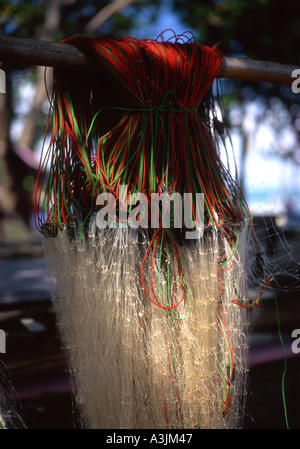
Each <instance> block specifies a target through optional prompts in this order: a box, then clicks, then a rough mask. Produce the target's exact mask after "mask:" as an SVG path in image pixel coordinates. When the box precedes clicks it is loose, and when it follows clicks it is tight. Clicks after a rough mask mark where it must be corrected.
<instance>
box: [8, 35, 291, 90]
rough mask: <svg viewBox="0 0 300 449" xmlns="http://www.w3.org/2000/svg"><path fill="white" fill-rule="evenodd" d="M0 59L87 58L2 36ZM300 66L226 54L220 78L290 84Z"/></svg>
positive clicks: (66, 63)
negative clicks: (227, 55) (293, 74)
mask: <svg viewBox="0 0 300 449" xmlns="http://www.w3.org/2000/svg"><path fill="white" fill-rule="evenodd" d="M0 62H9V63H12V64H25V65H36V66H47V67H68V68H71V69H85V68H87V67H89V66H90V62H89V61H88V59H87V58H86V57H85V56H84V55H83V54H82V53H81V52H80V51H79V50H77V49H76V48H75V47H73V46H72V45H69V44H59V43H55V42H49V41H39V40H34V39H21V38H16V37H8V36H0ZM295 69H299V67H296V66H292V65H287V64H279V63H275V62H266V61H257V60H253V59H244V58H234V57H225V59H224V62H223V64H222V66H221V69H220V72H219V75H218V76H219V78H232V79H240V80H245V81H256V82H267V83H272V84H283V85H291V84H292V82H293V81H294V78H293V77H292V73H293V71H294V70H295Z"/></svg>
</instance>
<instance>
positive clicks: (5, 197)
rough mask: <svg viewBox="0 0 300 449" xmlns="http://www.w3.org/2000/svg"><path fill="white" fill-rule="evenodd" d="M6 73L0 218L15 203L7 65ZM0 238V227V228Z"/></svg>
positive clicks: (0, 118) (0, 104)
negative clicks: (10, 159)
mask: <svg viewBox="0 0 300 449" xmlns="http://www.w3.org/2000/svg"><path fill="white" fill-rule="evenodd" d="M2 70H4V72H5V74H6V93H5V94H0V123H1V126H0V220H1V221H2V219H3V217H4V216H5V215H6V216H10V215H12V214H13V213H14V211H15V209H16V204H17V198H16V194H15V192H13V177H12V176H11V174H10V170H9V166H8V161H7V159H8V153H9V151H11V141H10V135H9V132H10V124H11V118H12V105H11V83H10V76H9V71H8V68H7V67H4V66H2ZM0 239H1V229H0Z"/></svg>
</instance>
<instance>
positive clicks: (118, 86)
mask: <svg viewBox="0 0 300 449" xmlns="http://www.w3.org/2000/svg"><path fill="white" fill-rule="evenodd" d="M1 39H2V38H1ZM1 39H0V59H1V52H2V54H3V52H4V51H3V46H4V44H3V42H4V43H5V41H3V40H2V42H1ZM8 42H9V41H6V44H7V48H8V47H9V45H8ZM45 45H46V44H45ZM46 47H47V48H48V50H49V49H50V48H52V51H53V53H52V55H51V57H50V60H49V59H48V60H47V61H46V60H45V58H46V59H47V58H48V56H49V54H48V55H47V54H46V55H44V56H41V53H42V51H40V50H41V49H40V48H38V45H36V43H35V42H33V44H32V47H31V48H35V49H36V52H35V53H34V54H33V56H32V59H31V61H32V63H35V64H37V63H38V64H40V63H46V62H47V64H48V65H53V66H54V67H55V71H54V88H53V96H52V98H51V107H50V114H49V121H48V124H49V131H50V135H51V139H50V144H49V146H47V147H46V146H45V147H44V151H43V154H42V158H41V163H40V169H39V174H38V178H37V183H36V189H35V209H36V223H37V227H38V229H39V230H40V232H41V233H42V236H43V237H42V239H43V245H44V250H45V257H46V262H47V269H48V274H49V278H50V281H51V291H52V298H53V301H54V304H55V307H56V314H57V321H58V324H59V329H60V333H61V338H62V342H63V347H64V349H65V351H66V354H67V357H68V368H69V371H70V376H71V379H72V385H73V389H74V395H75V398H76V404H77V407H78V409H79V411H80V416H81V422H82V426H84V427H88V428H134V429H137V428H170V429H172V428H237V427H241V426H242V423H243V418H244V413H245V403H246V395H247V371H248V367H247V354H248V337H247V333H248V328H249V323H248V312H249V309H251V308H253V307H255V306H257V305H258V304H259V300H260V297H261V295H262V293H263V291H264V289H265V288H266V286H268V284H269V281H270V280H269V279H268V278H267V277H266V276H265V275H264V271H263V267H262V266H261V267H260V268H261V274H262V275H261V292H260V294H259V295H258V297H257V298H256V300H254V301H252V302H250V301H249V300H248V299H247V297H246V284H247V280H248V276H249V275H250V266H251V262H252V259H253V260H254V261H257V260H258V261H259V260H260V251H259V247H258V243H257V242H256V239H255V236H254V233H253V226H252V219H251V215H250V212H249V210H248V207H247V203H246V201H245V199H244V197H243V195H242V192H241V191H240V189H239V186H238V185H237V183H236V181H235V179H233V177H232V175H231V174H230V172H229V170H228V169H227V168H226V167H225V166H224V164H223V162H222V161H221V158H220V147H223V145H225V140H226V136H227V130H226V127H225V126H224V124H223V123H222V120H220V116H219V115H218V114H217V108H216V104H215V102H216V100H215V96H214V95H213V94H212V88H213V85H214V82H215V80H216V78H217V77H219V76H222V77H225V76H227V77H235V76H237V74H238V73H239V74H240V73H241V72H240V71H242V72H243V70H244V72H243V73H244V75H245V77H246V78H245V79H249V77H250V79H253V77H254V79H257V77H258V76H259V75H258V72H259V70H261V72H260V75H261V78H262V74H264V75H263V76H264V77H265V78H268V79H269V80H271V79H272V80H273V81H270V82H277V81H278V80H280V82H284V83H286V84H288V72H289V70H290V68H287V67H283V66H280V67H279V65H278V66H277V65H276V70H277V72H276V70H273V78H272V76H271V77H270V68H268V67H266V65H265V66H264V65H263V63H262V64H259V63H258V64H256V66H255V69H254V70H252V72H251V70H250V71H249V70H248V72H247V70H245V67H243V64H240V65H239V64H238V62H237V61H236V60H234V59H228V58H224V55H222V53H221V52H220V51H219V50H218V48H217V47H212V48H209V47H207V46H201V45H199V44H198V43H197V42H196V41H195V40H194V39H193V38H187V37H185V41H184V40H183V39H182V37H180V38H179V37H175V39H174V40H173V41H166V42H165V41H154V40H136V39H132V38H123V39H119V40H113V39H92V38H87V37H74V38H70V39H66V40H65V41H64V42H63V43H61V44H50V45H49V46H48V44H47V45H46ZM46 47H45V48H46ZM55 49H57V50H55ZM58 49H59V50H58ZM67 49H68V50H67ZM71 49H72V50H71ZM55 51H58V54H56V53H55ZM4 53H5V52H4ZM7 54H8V53H5V55H7ZM62 54H68V55H69V56H68V58H66V60H63V58H62ZM10 55H11V51H10ZM23 57H24V59H23V60H22V61H20V62H24V60H25V59H26V60H27V61H28V58H27V56H24V55H23ZM43 58H44V59H43ZM51 58H52V63H51ZM55 61H57V62H55ZM71 61H72V62H71ZM49 63H50V64H49ZM265 64H266V63H265ZM254 65H255V64H254ZM74 67H77V68H78V69H79V70H76V71H75V70H74ZM274 68H275V65H274V66H273V69H274ZM268 73H269V75H267V74H268ZM290 76H291V74H290ZM247 77H248V78H247ZM251 77H252V78H251ZM255 77H256V78H255ZM262 80H265V79H262ZM289 82H292V79H290V81H289ZM47 131H48V129H47ZM47 131H46V132H47ZM185 194H187V196H185ZM199 194H200V195H201V198H203V204H202V205H199V204H198V203H197V201H196V200H197V195H199ZM103 195H104V196H103ZM105 195H106V196H105ZM153 195H159V196H160V198H164V199H165V198H167V200H166V204H165V209H164V208H163V205H162V206H161V207H160V206H159V207H157V206H153V203H152V198H153ZM163 195H165V196H163ZM99 198H100V199H99ZM168 198H169V199H170V198H172V200H173V199H174V198H180V201H179V202H177V203H176V204H175V205H173V203H172V205H173V207H171V201H169V202H168ZM111 201H112V202H113V204H112V203H111ZM112 206H113V207H112ZM186 209H188V210H189V211H190V213H191V217H190V218H192V221H191V222H192V224H193V225H192V231H193V232H195V233H196V234H195V237H193V238H188V237H187V235H188V234H187V232H189V231H191V229H190V228H189V227H188V226H185V225H186V223H185V222H184V224H183V225H182V223H183V222H182V221H181V222H180V224H181V226H179V225H178V222H177V219H178V217H180V216H181V217H182V214H184V212H185V210H186ZM200 209H201V210H200ZM103 211H104V212H105V214H102V215H101V214H99V213H100V212H103ZM199 211H200V212H201V213H202V215H201V214H200V215H201V220H200V221H199V220H198V213H199ZM167 212H168V214H169V217H170V220H169V226H164V224H165V222H164V219H165V215H166V214H167ZM155 213H157V218H158V220H157V221H156V223H155V224H154V226H153V222H152V220H151V219H152V217H153V215H154V214H155ZM104 216H105V217H106V218H105V220H102V221H101V220H100V218H99V217H102V218H103V217H104ZM121 216H122V217H123V219H120V217H121ZM128 217H129V218H128Z"/></svg>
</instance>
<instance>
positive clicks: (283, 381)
mask: <svg viewBox="0 0 300 449" xmlns="http://www.w3.org/2000/svg"><path fill="white" fill-rule="evenodd" d="M270 289H271V291H272V293H273V298H274V303H275V309H276V319H277V331H278V336H279V340H280V343H281V346H282V352H283V362H284V369H283V373H282V378H281V393H282V402H283V410H284V418H285V424H286V428H287V429H289V422H288V416H287V406H286V398H285V385H284V384H285V376H286V372H287V359H286V353H285V349H284V342H283V338H282V334H281V330H280V318H279V307H278V301H277V296H276V294H275V292H274V290H273V289H272V287H270Z"/></svg>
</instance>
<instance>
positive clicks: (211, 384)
mask: <svg viewBox="0 0 300 449" xmlns="http://www.w3.org/2000/svg"><path fill="white" fill-rule="evenodd" d="M88 234H89V235H88V236H86V237H85V238H83V239H80V238H79V232H75V234H73V235H72V236H71V235H70V233H69V232H68V230H65V231H63V232H61V233H59V234H58V235H57V237H55V238H54V237H48V238H47V237H43V245H44V250H45V258H46V264H47V270H48V274H49V278H50V282H51V289H52V298H53V301H54V304H55V307H56V313H57V322H58V326H59V331H60V334H61V339H62V344H63V349H64V351H65V353H66V355H67V364H68V369H69V371H70V377H71V379H72V385H73V388H74V395H75V398H76V404H77V407H78V409H79V411H80V417H81V424H82V426H83V427H87V428H106V429H108V428H128V429H130V428H133V429H139V428H140V429H146V428H169V429H172V428H174V429H175V428H236V427H240V426H241V425H242V421H243V416H244V411H245V403H246V393H247V353H248V337H247V334H248V327H249V323H248V317H247V309H246V308H243V307H240V306H239V305H237V304H234V303H232V299H234V298H236V297H237V295H238V298H239V299H240V301H241V302H242V301H246V297H245V295H246V293H245V289H246V279H247V273H246V271H245V266H246V264H245V261H247V262H249V259H248V257H249V254H248V253H247V251H248V248H249V244H248V231H247V229H244V230H242V231H241V232H240V238H239V245H238V248H237V250H236V251H235V253H234V255H233V258H232V261H231V266H230V269H228V270H223V271H222V273H221V274H220V271H218V267H220V258H221V256H222V253H223V252H224V251H225V253H227V252H228V251H230V248H229V247H228V240H227V239H226V238H225V236H224V235H223V234H222V233H220V232H217V231H210V232H208V233H207V234H205V235H204V237H203V238H200V239H198V240H193V241H190V242H189V243H188V244H184V245H182V246H180V247H179V250H180V259H181V266H182V271H183V273H184V277H185V284H186V292H187V294H185V296H184V300H182V301H181V302H180V301H178V299H179V300H180V298H181V297H182V289H181V286H180V285H178V284H179V281H178V264H177V261H176V260H175V256H174V255H172V254H171V255H169V257H168V258H167V259H166V260H165V265H164V270H160V269H159V268H158V263H157V258H156V259H155V260H154V262H152V257H151V254H150V252H149V257H148V258H146V259H145V264H144V270H143V282H144V284H142V282H141V266H142V261H143V258H144V254H145V250H146V248H147V247H148V243H149V241H148V237H147V234H146V233H144V232H142V231H141V230H140V229H139V230H133V229H130V228H125V229H119V228H117V229H102V230H96V225H95V222H94V221H93V220H91V225H90V229H89V231H88ZM151 264H152V265H151ZM151 267H152V270H151ZM151 271H152V275H151ZM166 273H167V275H168V279H169V280H170V279H171V283H172V285H173V286H176V293H175V294H174V295H173V296H174V297H175V296H176V301H175V302H176V303H179V302H180V303H179V304H178V305H177V306H176V307H174V308H173V309H169V310H165V309H163V308H162V307H159V306H158V305H157V304H154V303H153V302H151V301H150V299H149V298H148V297H147V295H146V294H145V289H146V290H147V291H151V290H152V288H153V294H154V297H155V295H156V296H157V297H159V298H161V300H162V303H163V304H165V305H167V301H168V299H167V298H169V297H170V294H169V292H168V291H167V290H168V289H169V288H170V282H167V281H166V276H167V275H166ZM221 290H222V291H221Z"/></svg>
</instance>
